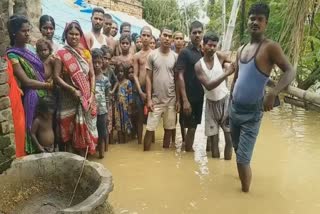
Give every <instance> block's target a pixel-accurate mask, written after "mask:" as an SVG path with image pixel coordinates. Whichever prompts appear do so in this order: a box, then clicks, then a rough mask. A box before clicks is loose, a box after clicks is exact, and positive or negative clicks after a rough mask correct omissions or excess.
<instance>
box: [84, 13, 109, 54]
mask: <svg viewBox="0 0 320 214" xmlns="http://www.w3.org/2000/svg"><path fill="white" fill-rule="evenodd" d="M91 23H92V28H91V32H89V33H86V34H85V38H86V42H87V44H88V47H89V48H90V49H94V48H101V46H102V45H107V37H106V36H105V35H104V34H103V33H102V31H101V30H102V27H103V25H104V10H103V9H102V8H98V7H96V8H93V10H92V16H91Z"/></svg>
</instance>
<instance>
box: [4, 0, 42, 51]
mask: <svg viewBox="0 0 320 214" xmlns="http://www.w3.org/2000/svg"><path fill="white" fill-rule="evenodd" d="M10 2H11V4H13V8H12V11H11V12H13V13H14V14H20V15H24V16H26V17H28V19H29V21H30V22H31V25H32V33H31V39H32V43H34V42H35V41H36V39H37V38H40V36H41V35H40V31H39V27H38V25H39V18H40V15H41V13H42V12H41V0H32V1H31V0H27V1H26V0H0V56H3V55H4V54H5V50H6V48H7V47H8V46H9V43H10V40H9V36H8V32H7V21H8V19H9V10H10V9H9V8H10V4H9V3H10Z"/></svg>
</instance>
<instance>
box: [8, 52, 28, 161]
mask: <svg viewBox="0 0 320 214" xmlns="http://www.w3.org/2000/svg"><path fill="white" fill-rule="evenodd" d="M5 59H6V61H7V62H8V69H7V71H8V77H9V79H8V84H9V86H10V92H9V99H10V102H11V109H12V117H13V124H14V130H15V133H14V137H15V142H16V157H22V156H25V155H26V152H25V139H26V125H25V116H24V110H23V105H22V99H21V96H22V94H21V90H20V88H19V86H18V84H17V81H16V79H15V77H14V75H13V67H12V64H11V62H10V60H8V58H7V57H5Z"/></svg>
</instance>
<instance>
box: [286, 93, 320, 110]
mask: <svg viewBox="0 0 320 214" xmlns="http://www.w3.org/2000/svg"><path fill="white" fill-rule="evenodd" d="M283 100H284V102H285V103H289V104H291V105H294V106H297V107H300V108H304V109H306V110H313V111H316V112H320V106H318V105H314V104H312V103H308V102H304V101H302V100H299V99H295V98H293V97H288V96H285V97H284V99H283Z"/></svg>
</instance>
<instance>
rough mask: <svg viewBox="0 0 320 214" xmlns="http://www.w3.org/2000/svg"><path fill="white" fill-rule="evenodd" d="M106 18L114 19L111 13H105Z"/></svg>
mask: <svg viewBox="0 0 320 214" xmlns="http://www.w3.org/2000/svg"><path fill="white" fill-rule="evenodd" d="M104 18H105V19H112V16H111V15H110V14H109V13H105V14H104Z"/></svg>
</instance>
